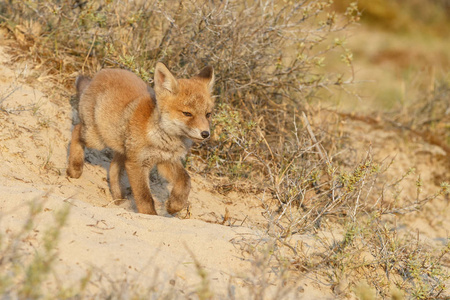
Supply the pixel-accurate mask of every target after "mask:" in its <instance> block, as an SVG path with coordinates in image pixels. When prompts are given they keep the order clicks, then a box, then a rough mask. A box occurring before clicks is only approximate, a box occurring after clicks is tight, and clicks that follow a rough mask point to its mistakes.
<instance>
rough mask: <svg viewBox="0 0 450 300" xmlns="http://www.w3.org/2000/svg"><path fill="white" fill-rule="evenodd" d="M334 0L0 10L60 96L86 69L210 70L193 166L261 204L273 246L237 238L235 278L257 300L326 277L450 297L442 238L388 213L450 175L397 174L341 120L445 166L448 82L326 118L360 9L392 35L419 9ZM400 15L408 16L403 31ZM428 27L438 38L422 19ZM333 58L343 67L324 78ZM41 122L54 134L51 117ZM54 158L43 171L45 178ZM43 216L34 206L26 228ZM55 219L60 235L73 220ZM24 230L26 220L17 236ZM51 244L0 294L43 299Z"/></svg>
mask: <svg viewBox="0 0 450 300" xmlns="http://www.w3.org/2000/svg"><path fill="white" fill-rule="evenodd" d="M343 2H345V1H338V3H337V4H334V6H332V1H317V0H311V1H301V2H296V1H269V0H267V1H224V2H220V3H219V2H217V3H216V2H212V1H182V0H180V1H176V2H172V1H142V2H139V1H138V2H136V3H135V2H127V1H125V2H116V1H103V0H98V1H86V2H82V1H76V0H74V1H47V0H41V1H30V0H26V1H16V0H12V1H8V2H2V3H0V14H1V16H2V18H1V21H0V22H2V23H0V26H3V27H5V28H7V29H8V31H9V33H10V35H11V36H12V37H14V38H15V40H16V42H17V44H18V45H19V46H20V50H19V51H18V50H15V51H16V52H15V54H16V58H17V59H30V60H32V61H33V62H34V64H35V65H36V69H37V70H38V71H40V72H42V71H43V70H45V74H50V75H52V78H53V80H54V81H55V82H58V83H60V84H61V85H64V86H65V87H67V88H69V87H70V86H72V82H73V79H74V76H75V74H77V72H79V71H80V70H81V71H82V72H84V73H88V74H93V73H95V72H96V71H97V70H98V69H100V68H103V67H121V68H127V69H130V70H132V71H133V72H135V73H137V74H139V75H140V76H141V77H142V78H143V79H144V80H146V81H147V82H148V83H149V84H151V82H152V78H153V67H154V65H155V63H156V62H157V61H164V62H166V63H167V64H168V65H169V67H170V68H171V69H172V70H174V71H175V73H177V74H178V75H179V76H180V77H182V76H184V75H185V74H192V73H195V71H196V70H198V69H199V68H200V67H202V66H203V65H206V64H211V65H213V66H214V67H215V72H216V76H217V84H216V87H215V95H217V100H216V103H217V106H216V111H215V116H214V120H213V125H214V138H213V140H212V141H211V142H210V143H208V144H205V145H199V146H197V147H195V148H194V149H193V151H192V154H191V156H190V157H189V159H188V163H187V165H188V167H189V168H190V169H191V170H193V171H195V172H197V173H200V174H203V175H204V176H205V177H207V178H209V179H212V178H213V179H215V182H216V183H215V189H216V190H217V191H220V192H221V193H224V194H226V193H227V192H228V191H230V190H240V191H245V192H255V193H259V194H261V195H263V196H261V202H262V203H261V205H263V206H264V208H265V217H266V219H267V223H266V224H265V226H264V228H262V229H263V230H264V231H265V233H266V234H267V236H268V237H267V240H265V241H264V242H263V241H258V242H256V243H252V242H249V241H247V240H245V241H243V243H244V246H243V252H244V254H245V255H247V256H249V257H251V258H252V259H253V262H254V267H255V272H254V273H255V274H253V275H254V276H253V277H251V278H250V277H248V278H241V279H242V280H243V281H244V282H245V283H246V286H247V287H248V289H249V293H250V295H252V297H253V298H254V299H264V298H265V297H266V294H265V293H266V292H267V290H268V286H269V285H270V283H271V282H275V281H277V280H278V283H282V286H283V287H285V288H283V289H280V290H277V291H276V295H278V296H279V297H282V296H284V295H285V294H286V293H288V291H289V290H293V289H298V288H299V287H297V286H295V282H296V280H297V279H299V278H300V279H303V278H305V277H309V278H316V279H317V280H318V281H319V279H320V282H326V284H328V285H329V286H330V287H331V289H332V290H333V292H334V294H335V296H336V297H347V296H350V295H357V296H358V297H360V298H361V299H375V298H376V297H382V298H388V297H391V298H392V299H402V298H403V297H406V298H414V299H439V298H442V299H444V298H445V297H447V296H448V295H449V291H448V280H449V273H448V258H446V257H448V255H449V250H450V242H449V241H448V240H447V242H446V245H444V246H442V247H441V248H439V249H435V248H433V247H432V246H429V245H426V244H425V243H423V242H422V240H421V239H420V238H419V236H418V234H416V233H411V232H405V231H400V230H399V229H398V227H397V223H396V222H397V221H398V219H396V218H393V217H392V216H406V215H409V214H412V213H414V212H420V211H421V210H423V208H424V206H425V205H427V204H428V203H430V202H432V201H434V200H435V199H438V198H445V199H447V201H448V197H449V186H448V183H446V182H445V180H448V178H442V179H443V180H442V182H439V183H438V185H440V186H438V187H436V186H427V187H426V188H424V186H423V185H424V184H425V183H424V182H422V180H421V177H420V174H414V172H413V170H412V169H411V170H410V171H408V172H406V173H405V174H403V175H400V176H396V177H395V176H391V175H390V174H389V171H390V168H391V167H392V165H391V164H392V161H391V160H385V161H382V160H377V159H375V158H374V157H375V154H376V153H374V150H373V149H371V148H368V149H364V151H366V152H365V155H364V157H356V156H353V155H352V153H353V152H351V151H352V147H351V145H350V144H351V142H352V140H351V139H350V138H349V137H348V136H346V135H345V134H344V133H343V131H342V128H341V122H342V120H344V119H356V120H358V121H363V122H364V123H366V124H369V125H370V126H378V127H380V126H384V127H385V128H386V130H405V129H406V132H407V133H406V134H411V135H413V136H416V137H419V138H421V139H423V140H424V141H426V142H428V143H430V144H434V145H437V146H439V147H440V148H441V149H443V150H444V152H446V154H447V156H446V157H444V158H443V160H444V161H445V162H444V163H448V157H449V155H450V150H448V149H450V134H449V132H450V130H449V128H450V121H449V117H450V112H449V109H448V107H449V101H450V90H449V83H448V80H445V79H440V78H439V79H438V80H436V82H437V83H436V84H435V85H433V88H432V89H429V88H425V89H424V90H423V91H422V93H421V95H420V97H418V98H417V99H416V100H415V101H410V102H408V103H403V105H402V107H401V111H399V110H396V109H397V107H395V108H394V109H393V110H392V111H391V112H389V113H385V114H384V115H382V116H381V117H380V118H375V117H372V116H364V115H354V114H347V113H344V112H339V111H335V110H330V109H326V110H325V109H323V108H322V107H321V105H320V101H321V99H323V98H324V97H327V95H329V93H331V92H334V91H339V92H341V93H343V94H345V95H346V96H347V97H355V95H356V92H355V89H354V85H355V84H356V83H357V78H355V76H356V75H355V69H354V66H353V60H354V57H353V54H352V51H351V49H349V48H348V46H347V44H346V41H345V40H346V30H347V28H349V27H350V26H352V24H354V23H355V22H358V21H359V19H360V16H361V7H362V8H363V9H364V10H365V11H366V14H367V15H368V16H369V17H370V18H371V19H372V21H373V22H375V21H376V20H377V19H379V18H381V19H383V20H388V21H389V22H391V23H389V24H391V25H392V26H394V25H395V27H398V28H400V27H401V28H405V26H406V24H409V23H410V20H411V18H413V17H414V16H415V13H416V12H417V10H418V7H420V3H419V2H418V1H414V3H413V4H412V5H411V6H408V10H406V11H404V12H401V13H400V12H399V9H398V5H400V4H399V3H402V2H403V1H393V2H392V3H391V2H389V4H387V2H386V1H372V2H373V3H372V2H370V3H369V2H368V1H361V2H360V5H361V6H360V7H358V6H357V5H356V4H355V3H345V5H343V4H342V3H343ZM385 2H386V3H385ZM433 3H434V4H433V5H436V6H438V5H441V4H439V3H440V2H438V1H435V2H433ZM442 3H444V2H442ZM444 4H445V3H444ZM333 7H336V8H338V9H339V10H340V13H335V12H334V11H333ZM433 7H434V6H433ZM439 7H441V6H439ZM379 8H382V10H379ZM429 9H430V8H429ZM410 12H412V13H410ZM398 14H401V15H402V16H407V17H408V18H407V19H405V18H406V17H405V18H403V17H402V18H400V19H401V21H398V16H397V15H398ZM439 16H441V17H440V18H439V19H438V20H436V22H440V23H439V24H444V23H445V22H447V21H446V20H445V17H446V16H448V13H447V15H446V14H444V15H443V16H442V15H439ZM405 20H406V21H405ZM421 22H423V23H424V24H430V25H429V26H430V28H431V27H432V28H437V27H436V26H437V25H436V24H431V23H430V22H431V21H430V20H428V19H427V20H422V21H421ZM427 22H428V23H427ZM445 24H447V23H445ZM433 26H435V27H433ZM336 57H338V59H336ZM329 60H334V61H333V68H334V69H337V70H338V71H337V72H336V71H334V72H332V71H330V69H328V68H327V63H328V61H329ZM336 61H338V62H336ZM335 65H339V66H340V67H338V68H336V67H335ZM36 76H38V75H36ZM13 92H14V87H12V88H11V90H7V91H5V92H4V93H1V94H0V109H1V110H3V109H2V106H1V105H2V102H3V101H4V99H6V98H7V97H9V95H10V94H11V93H13ZM62 93H66V94H71V93H72V91H71V90H69V91H63V92H62ZM39 125H40V126H42V127H48V126H50V125H49V122H47V119H46V118H45V117H43V118H42V120H41V123H40V124H39ZM349 153H350V154H349ZM51 154H52V153H51V151H49V154H48V155H49V157H48V158H47V159H46V160H45V163H44V165H43V168H52V164H51V162H50V157H51ZM411 168H412V166H411ZM411 178H412V179H411ZM407 180H412V181H413V182H414V185H415V186H414V189H415V191H416V193H415V195H414V196H412V194H411V193H407V192H405V191H404V184H406V183H405V181H407ZM427 184H429V183H427ZM36 213H37V211H36V212H34V210H32V213H31V214H30V222H31V220H32V219H33V216H34V215H35V214H36ZM59 215H60V216H59ZM58 216H59V217H58V218H57V221H56V222H57V224H58V226H57V227H58V228H59V227H60V226H62V225H63V224H64V222H65V218H66V217H67V212H62V213H60V214H58ZM224 223H225V220H224ZM30 229H31V228H29V226H28V225H25V227H24V229H23V232H22V233H20V234H19V235H18V236H17V237H16V240H17V239H20V238H21V236H22V235H23V234H26V233H27V232H28V231H29V230H30ZM58 234H59V231H55V230H53V231H51V230H50V231H49V232H48V234H46V235H45V237H46V240H45V241H44V247H43V248H42V249H43V251H44V253H45V257H47V258H46V259H44V260H43V259H42V257H41V256H39V254H36V255H37V256H36V260H35V261H33V262H31V263H30V264H29V265H28V267H27V271H26V272H25V273H24V274H25V277H24V279H23V280H21V281H20V283H19V284H18V283H13V282H11V281H10V280H9V279H8V278H7V277H0V294H2V296H3V295H4V297H8V296H9V295H11V293H12V292H11V291H12V289H14V290H16V291H20V292H18V294H17V295H19V296H23V297H25V298H39V297H40V295H41V290H39V288H37V289H34V288H33V289H31V288H30V287H31V286H33V287H35V286H37V287H39V284H41V283H42V281H43V278H45V275H46V274H48V272H49V270H50V269H51V267H52V264H53V263H54V256H53V252H52V249H53V247H55V243H54V241H55V240H57V238H56V237H57V235H58ZM305 234H309V235H313V236H314V239H315V242H314V247H313V248H314V250H306V248H305V247H304V242H303V241H302V240H301V238H299V237H300V236H302V235H305ZM50 241H51V242H50ZM14 245H15V239H14V238H13V239H12V242H10V244H6V246H5V245H4V246H3V247H4V248H1V247H0V251H3V252H2V253H6V254H7V255H6V254H5V255H2V256H3V257H7V256H8V255H9V256H10V258H8V259H7V260H6V259H4V258H2V259H1V260H0V262H3V263H0V269H1V268H7V269H8V270H14V269H15V268H16V267H17V266H16V264H19V263H20V252H17V251H15V250H14V249H12V250H11V247H13V248H14V247H15V246H14ZM308 249H309V248H308ZM9 256H8V257H9ZM445 261H447V265H446V264H445V263H444V262H445ZM196 266H197V270H198V273H199V276H200V277H201V285H200V287H199V289H198V294H197V296H198V297H199V298H201V299H210V298H211V297H213V295H214V290H211V289H210V286H209V281H208V277H207V274H206V272H204V270H202V268H201V266H200V264H199V263H198V262H197V261H196ZM274 270H275V271H274ZM8 272H10V271H8ZM2 274H6V273H4V272H2ZM8 274H9V273H8ZM274 274H275V277H274ZM21 276H22V275H21ZM14 278H16V277H14ZM86 280H90V277H87V279H86ZM82 286H83V285H82ZM107 294H108V293H107ZM375 294H376V295H377V296H375ZM233 297H234V294H233Z"/></svg>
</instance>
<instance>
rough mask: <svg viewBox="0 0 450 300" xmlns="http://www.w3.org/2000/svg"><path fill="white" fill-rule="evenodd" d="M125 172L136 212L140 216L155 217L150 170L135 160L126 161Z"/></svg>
mask: <svg viewBox="0 0 450 300" xmlns="http://www.w3.org/2000/svg"><path fill="white" fill-rule="evenodd" d="M125 170H126V171H127V174H128V179H129V181H130V185H131V190H132V192H133V196H134V201H135V202H136V206H137V209H138V212H139V213H141V214H149V215H157V213H156V210H155V203H154V202H153V197H152V195H151V193H150V182H149V171H150V169H149V168H148V167H144V166H142V164H140V163H138V162H136V161H135V160H131V159H126V160H125Z"/></svg>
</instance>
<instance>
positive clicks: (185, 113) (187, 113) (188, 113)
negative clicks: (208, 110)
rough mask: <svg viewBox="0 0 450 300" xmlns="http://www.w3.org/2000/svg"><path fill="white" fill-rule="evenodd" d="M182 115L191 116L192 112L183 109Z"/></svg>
mask: <svg viewBox="0 0 450 300" xmlns="http://www.w3.org/2000/svg"><path fill="white" fill-rule="evenodd" d="M183 115H185V116H186V117H192V114H191V113H190V112H187V111H183Z"/></svg>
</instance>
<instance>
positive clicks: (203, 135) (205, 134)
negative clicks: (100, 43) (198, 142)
mask: <svg viewBox="0 0 450 300" xmlns="http://www.w3.org/2000/svg"><path fill="white" fill-rule="evenodd" d="M200 135H201V136H202V138H204V139H207V138H209V131H206V130H205V131H202V133H200Z"/></svg>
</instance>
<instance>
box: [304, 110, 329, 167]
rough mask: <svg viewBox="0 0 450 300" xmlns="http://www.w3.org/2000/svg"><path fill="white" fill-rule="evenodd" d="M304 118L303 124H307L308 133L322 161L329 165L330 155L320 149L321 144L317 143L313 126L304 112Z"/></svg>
mask: <svg viewBox="0 0 450 300" xmlns="http://www.w3.org/2000/svg"><path fill="white" fill-rule="evenodd" d="M302 117H303V122H304V123H305V126H306V130H307V131H308V134H309V136H310V138H311V140H312V141H313V143H314V147H315V148H316V149H317V152H318V153H319V156H320V158H321V159H322V160H325V161H326V162H327V163H330V160H329V159H328V155H327V154H326V153H325V154H324V152H323V151H322V149H321V148H320V143H319V142H317V139H316V136H315V135H314V132H313V131H312V128H311V125H310V124H309V121H308V118H307V117H306V114H305V112H303V111H302Z"/></svg>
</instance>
